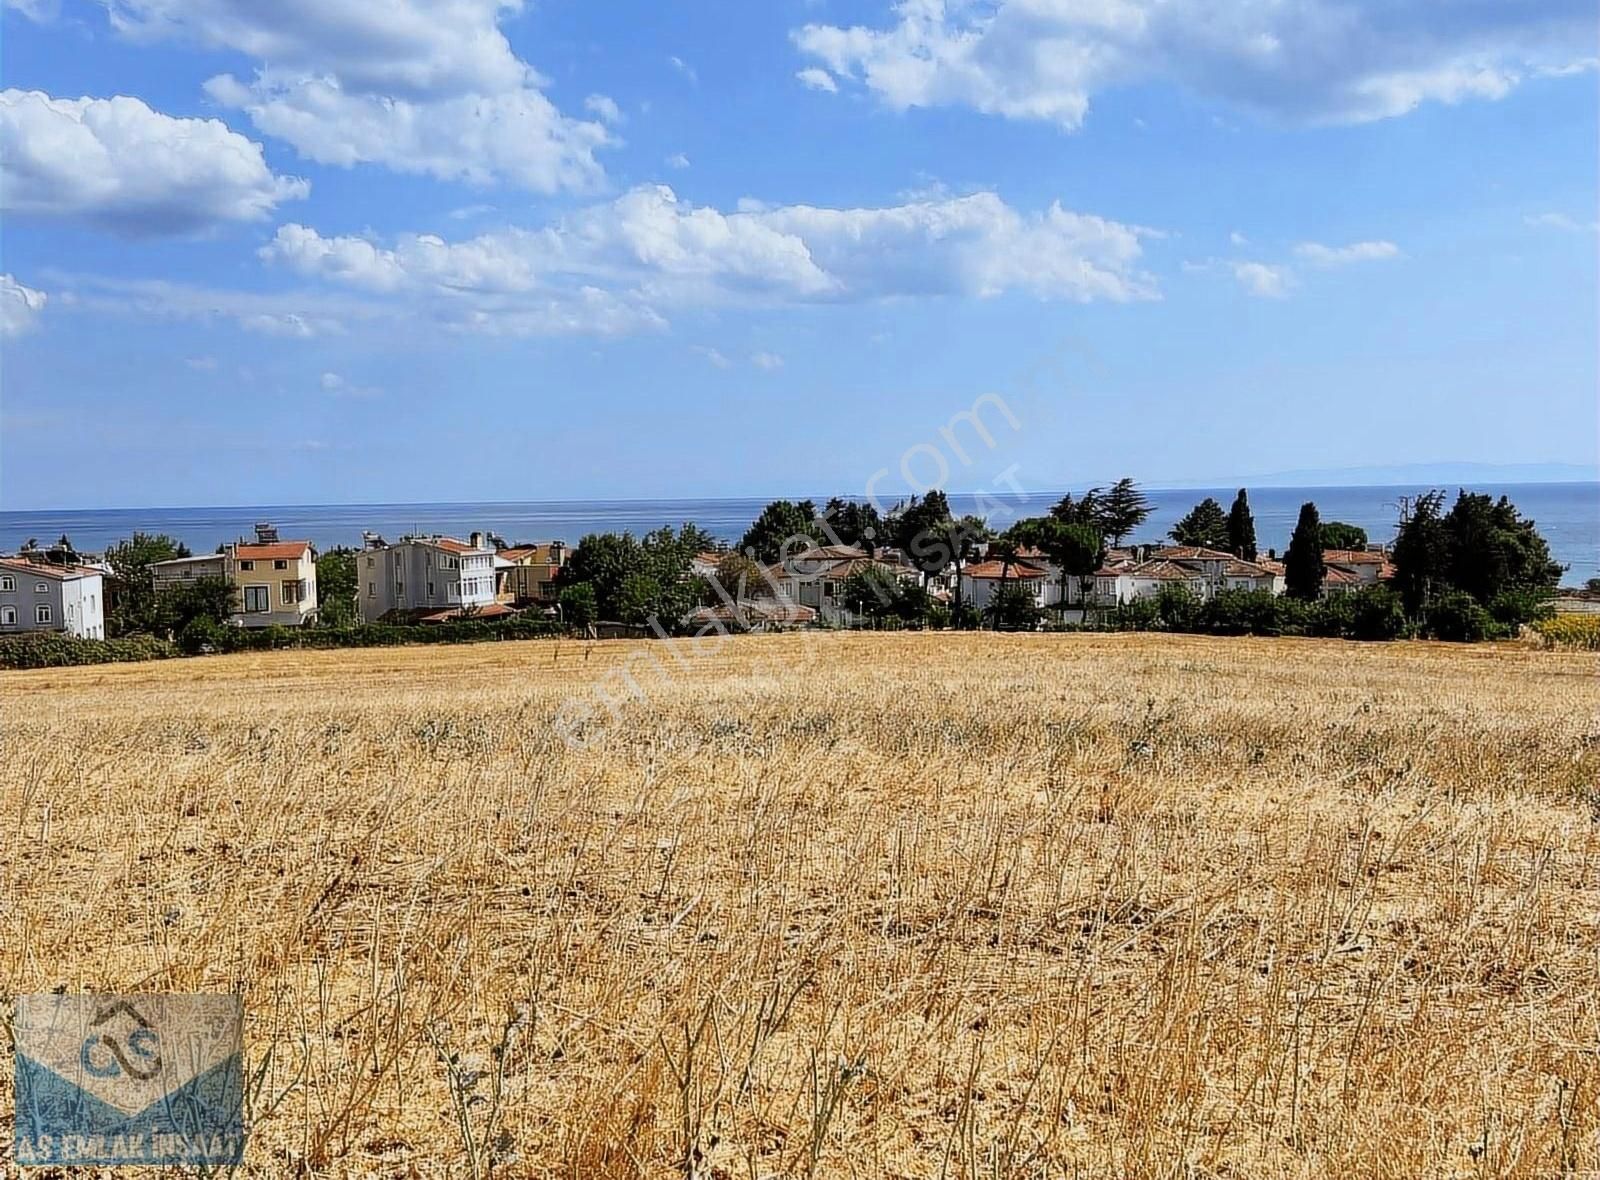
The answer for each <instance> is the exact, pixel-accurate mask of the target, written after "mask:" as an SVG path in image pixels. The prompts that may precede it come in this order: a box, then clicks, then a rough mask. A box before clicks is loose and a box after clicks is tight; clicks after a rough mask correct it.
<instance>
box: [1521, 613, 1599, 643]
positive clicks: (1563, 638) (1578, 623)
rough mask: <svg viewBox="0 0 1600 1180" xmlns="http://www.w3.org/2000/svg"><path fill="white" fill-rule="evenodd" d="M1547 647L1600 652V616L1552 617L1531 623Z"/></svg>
mask: <svg viewBox="0 0 1600 1180" xmlns="http://www.w3.org/2000/svg"><path fill="white" fill-rule="evenodd" d="M1533 630H1534V632H1535V634H1537V635H1538V636H1539V638H1540V639H1541V640H1542V641H1543V642H1544V644H1545V646H1547V647H1562V648H1571V649H1574V650H1576V651H1600V615H1552V616H1550V617H1549V618H1546V619H1537V620H1535V621H1534V623H1533Z"/></svg>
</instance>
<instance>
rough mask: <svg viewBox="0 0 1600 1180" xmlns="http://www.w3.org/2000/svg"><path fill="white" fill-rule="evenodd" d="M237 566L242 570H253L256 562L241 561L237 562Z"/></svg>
mask: <svg viewBox="0 0 1600 1180" xmlns="http://www.w3.org/2000/svg"><path fill="white" fill-rule="evenodd" d="M239 568H240V569H242V570H253V569H255V568H256V563H255V562H253V561H241V562H240V563H239Z"/></svg>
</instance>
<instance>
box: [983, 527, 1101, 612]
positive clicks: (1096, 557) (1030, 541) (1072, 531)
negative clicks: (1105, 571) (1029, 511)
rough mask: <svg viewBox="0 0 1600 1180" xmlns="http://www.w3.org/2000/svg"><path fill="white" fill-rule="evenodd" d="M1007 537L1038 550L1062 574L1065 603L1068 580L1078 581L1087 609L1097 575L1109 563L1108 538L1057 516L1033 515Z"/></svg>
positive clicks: (1080, 594) (1062, 590)
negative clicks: (1107, 557)
mask: <svg viewBox="0 0 1600 1180" xmlns="http://www.w3.org/2000/svg"><path fill="white" fill-rule="evenodd" d="M1007 536H1008V537H1009V538H1010V539H1011V541H1012V542H1013V543H1015V544H1016V545H1018V546H1025V547H1028V548H1033V549H1038V550H1039V551H1040V552H1041V553H1043V554H1044V555H1045V557H1047V558H1049V560H1050V563H1051V564H1052V565H1054V566H1055V567H1056V568H1057V569H1059V570H1060V571H1061V575H1060V576H1061V601H1062V603H1065V602H1066V599H1067V595H1066V588H1067V581H1068V579H1076V580H1077V582H1078V591H1079V599H1080V601H1082V602H1083V603H1084V604H1085V609H1087V603H1088V601H1089V589H1090V585H1091V584H1092V583H1093V581H1094V572H1095V570H1097V569H1099V568H1100V563H1101V562H1102V561H1104V560H1105V539H1104V538H1103V537H1102V536H1101V534H1100V531H1099V530H1098V529H1096V528H1094V527H1093V526H1092V525H1088V524H1082V523H1079V522H1077V521H1073V520H1066V519H1063V518H1061V517H1057V516H1033V517H1029V518H1027V519H1026V520H1019V521H1017V523H1016V524H1014V525H1012V526H1011V528H1010V529H1008V530H1007Z"/></svg>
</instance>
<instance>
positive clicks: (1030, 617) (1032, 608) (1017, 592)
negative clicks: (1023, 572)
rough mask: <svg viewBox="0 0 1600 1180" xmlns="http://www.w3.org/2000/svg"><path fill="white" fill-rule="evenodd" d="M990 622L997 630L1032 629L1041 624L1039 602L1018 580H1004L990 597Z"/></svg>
mask: <svg viewBox="0 0 1600 1180" xmlns="http://www.w3.org/2000/svg"><path fill="white" fill-rule="evenodd" d="M988 616H989V623H990V625H991V626H992V627H993V628H994V629H995V630H996V631H1032V630H1033V629H1034V628H1035V627H1037V626H1038V625H1039V604H1038V603H1037V602H1036V601H1035V600H1034V597H1033V595H1032V594H1030V593H1028V591H1027V590H1026V589H1024V588H1023V586H1022V584H1021V583H1020V582H1017V581H1004V582H1001V583H1000V584H999V585H998V586H996V587H995V588H994V593H993V594H992V595H991V596H990V598H989V609H988Z"/></svg>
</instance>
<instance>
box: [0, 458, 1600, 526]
mask: <svg viewBox="0 0 1600 1180" xmlns="http://www.w3.org/2000/svg"><path fill="white" fill-rule="evenodd" d="M1508 466H1509V465H1508ZM1287 474H1292V473H1284V474H1281V475H1260V476H1255V477H1244V478H1236V479H1231V480H1211V481H1199V480H1195V481H1175V482H1172V483H1145V482H1143V481H1139V480H1135V481H1134V482H1135V483H1136V484H1137V485H1138V486H1139V488H1140V490H1141V491H1146V492H1213V491H1224V490H1226V489H1228V488H1236V489H1237V488H1243V489H1244V490H1245V491H1249V490H1251V479H1252V478H1253V479H1255V480H1258V481H1259V480H1275V479H1282V478H1284V475H1287ZM1111 482H1115V481H1104V482H1086V483H1083V484H1074V485H1071V486H1057V487H1051V488H1039V489H1037V491H1035V492H1032V493H1030V494H1029V495H1028V497H1026V498H1028V499H1032V498H1034V497H1035V496H1039V497H1044V496H1061V495H1066V494H1068V493H1075V492H1078V491H1080V490H1085V489H1088V488H1092V487H1099V488H1104V487H1106V486H1108V485H1109V483H1111ZM1473 482H1474V481H1471V480H1462V479H1434V480H1427V479H1418V480H1404V481H1400V482H1395V481H1392V480H1389V481H1383V482H1366V481H1363V482H1354V483H1304V484H1296V483H1258V484H1257V485H1256V486H1257V488H1258V489H1260V490H1263V491H1287V490H1292V489H1298V490H1302V491H1307V492H1317V491H1349V490H1353V489H1358V488H1405V487H1417V488H1418V489H1419V490H1429V489H1437V488H1439V487H1440V486H1441V485H1447V484H1455V485H1458V486H1460V487H1463V488H1465V487H1470V486H1471V484H1472V483H1473ZM1564 485H1570V486H1574V487H1577V486H1584V485H1596V486H1600V470H1597V471H1596V473H1595V476H1594V477H1593V478H1589V479H1537V478H1528V477H1522V478H1518V479H1512V480H1506V481H1504V486H1506V487H1559V486H1564ZM928 491H930V492H931V491H942V492H944V494H945V495H946V496H982V495H993V494H994V492H993V489H992V488H976V489H972V490H969V491H964V490H957V489H952V488H929V489H928ZM919 494H921V495H926V494H927V493H926V492H923V493H919ZM835 497H837V498H838V499H841V500H846V501H855V502H864V501H865V500H867V497H866V496H864V495H860V494H856V493H840V492H830V493H826V494H823V493H815V492H813V493H808V494H793V493H760V494H756V495H743V496H737V495H706V496H620V497H615V498H578V499H569V500H537V499H534V500H318V501H304V502H288V501H284V502H278V503H265V502H257V503H234V504H117V505H97V506H94V507H83V506H68V505H54V506H51V507H43V508H4V507H0V517H12V516H28V515H37V514H42V513H52V512H194V511H200V510H205V509H216V510H221V511H236V510H240V509H256V508H293V509H305V508H456V507H467V506H472V507H517V506H524V505H537V506H541V507H542V506H562V505H585V504H598V505H621V504H696V503H709V504H733V503H741V502H746V501H762V502H765V503H772V502H774V501H777V500H790V501H800V500H811V501H813V502H818V501H820V502H823V503H826V501H827V500H829V499H832V498H835ZM885 498H887V497H885ZM906 498H907V496H897V497H894V500H895V502H896V503H899V502H901V501H903V500H905V499H906Z"/></svg>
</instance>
